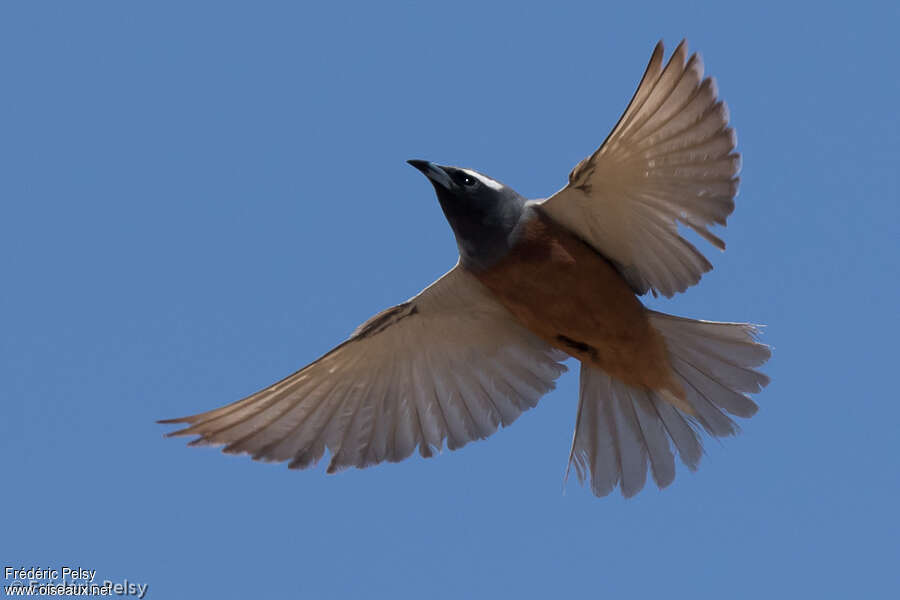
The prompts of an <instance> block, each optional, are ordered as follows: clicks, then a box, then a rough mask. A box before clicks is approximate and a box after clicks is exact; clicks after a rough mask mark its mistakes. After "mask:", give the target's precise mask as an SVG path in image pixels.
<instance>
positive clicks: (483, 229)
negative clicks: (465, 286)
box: [407, 160, 526, 268]
mask: <svg viewBox="0 0 900 600" xmlns="http://www.w3.org/2000/svg"><path fill="white" fill-rule="evenodd" d="M407 162H408V163H409V164H411V165H412V166H414V167H415V168H416V169H418V170H419V171H421V172H422V173H423V174H424V175H425V176H426V177H427V178H428V180H429V181H431V184H432V185H433V186H434V190H435V192H436V193H437V197H438V201H439V202H440V203H441V208H442V209H443V211H444V215H445V216H446V217H447V221H449V222H450V226H451V227H452V228H453V233H454V234H455V235H456V245H457V246H458V247H459V255H460V258H461V260H462V262H463V264H464V265H466V266H468V267H470V268H486V267H489V266H491V265H492V264H494V263H495V262H496V261H498V260H500V259H501V258H503V257H504V256H505V255H506V252H507V251H508V249H509V247H510V245H511V243H512V240H511V236H512V234H513V232H514V230H515V228H516V226H517V225H518V224H519V222H520V220H521V218H522V215H523V211H524V207H525V202H526V200H525V198H523V197H522V196H520V195H519V194H518V193H517V192H516V191H515V190H513V189H512V188H510V187H508V186H505V185H503V184H502V183H500V182H499V181H497V180H495V179H492V178H490V177H488V176H487V175H483V174H481V173H479V172H478V171H473V170H472V169H462V168H459V167H446V166H443V165H436V164H434V163H431V162H428V161H425V160H409V161H407Z"/></svg>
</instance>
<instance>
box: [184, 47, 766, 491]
mask: <svg viewBox="0 0 900 600" xmlns="http://www.w3.org/2000/svg"><path fill="white" fill-rule="evenodd" d="M662 53H663V51H662V45H661V44H659V45H657V47H656V49H655V50H654V52H653V56H652V57H651V59H650V63H649V65H648V66H647V70H646V72H645V74H644V77H643V79H642V80H641V83H640V85H639V86H638V89H637V91H636V92H635V95H634V97H633V98H632V101H631V103H630V104H629V106H628V108H627V109H626V111H625V113H624V114H623V116H622V118H621V119H620V120H619V122H618V124H617V125H616V127H615V128H614V129H613V131H612V133H610V135H609V137H607V139H606V141H605V142H604V143H603V145H602V146H601V147H600V148H599V149H598V150H597V151H596V152H595V153H594V154H593V155H591V156H590V157H588V158H587V159H585V160H584V161H582V162H581V163H579V164H578V165H577V166H576V167H575V169H573V171H572V173H571V174H570V175H569V182H568V184H567V185H566V186H565V187H564V188H563V189H561V190H560V191H558V192H557V193H556V194H554V195H552V196H551V197H550V198H548V199H546V200H541V201H527V200H526V199H525V198H523V197H522V196H521V195H519V194H518V193H516V192H515V191H514V190H513V189H512V188H510V187H508V186H506V185H504V184H502V183H500V182H498V181H496V180H494V179H492V178H490V177H487V176H486V175H484V174H482V173H478V172H477V171H473V170H471V169H462V168H458V167H448V166H441V165H436V164H434V163H430V162H426V161H421V160H414V161H409V162H410V164H412V165H413V166H414V167H416V168H417V169H419V170H420V171H421V172H422V173H423V174H425V175H426V176H427V177H428V179H429V180H430V181H431V183H432V185H433V186H434V189H435V192H436V194H437V197H438V201H439V202H440V205H441V208H442V210H443V212H444V215H445V216H446V218H447V220H448V222H449V223H450V226H451V228H452V229H453V232H454V235H455V237H456V242H457V247H458V249H459V256H460V258H459V263H458V264H457V265H456V266H455V267H454V268H452V269H451V270H450V271H449V272H448V273H447V274H446V275H444V276H443V277H441V278H440V279H439V280H437V281H436V282H434V283H433V284H432V285H430V286H428V287H427V288H425V289H424V290H423V291H422V292H421V293H420V294H418V295H416V296H415V297H413V298H411V299H410V300H408V301H407V302H404V303H402V304H399V305H397V306H395V307H393V308H390V309H387V310H385V311H382V312H381V313H379V314H377V315H375V316H374V317H373V318H371V319H369V321H367V322H366V323H364V324H363V325H361V326H360V327H358V328H357V329H356V330H355V331H354V332H353V334H352V335H351V336H350V338H349V339H348V340H347V341H345V342H344V343H342V344H341V345H339V346H337V347H336V348H334V349H333V350H332V351H330V352H328V353H327V354H325V355H324V356H322V357H321V358H320V359H319V360H317V361H314V362H313V363H311V364H309V365H307V366H306V367H303V368H302V369H300V370H299V371H297V372H296V373H294V374H293V375H290V376H288V377H287V378H285V379H283V380H282V381H279V382H278V383H275V384H273V385H271V386H269V387H267V388H265V389H263V390H261V391H259V392H257V393H255V394H253V395H251V396H248V397H247V398H244V399H242V400H239V401H238V402H235V403H233V404H230V405H227V406H223V407H221V408H218V409H215V410H211V411H208V412H205V413H200V414H196V415H192V416H189V417H183V418H180V419H173V420H171V421H167V422H176V423H187V424H188V427H186V428H185V429H182V430H179V431H176V432H174V433H173V434H170V435H189V434H195V435H198V436H199V438H197V440H195V442H194V443H199V444H224V445H225V451H226V452H232V453H247V454H250V455H251V456H253V457H254V458H257V459H261V460H271V461H289V466H290V467H292V468H306V467H309V466H311V465H313V464H315V463H316V462H317V461H318V460H319V459H320V458H321V457H322V456H323V455H324V454H325V451H326V450H329V451H330V453H331V462H330V464H329V467H328V471H329V472H333V471H336V470H339V469H342V468H346V467H350V466H355V467H367V466H370V465H373V464H376V463H379V462H382V461H399V460H402V459H404V458H406V457H408V456H409V455H410V454H412V452H413V451H414V450H415V449H416V448H418V450H419V453H420V454H421V455H422V456H426V457H428V456H432V455H433V454H434V452H435V450H440V448H441V447H442V446H443V445H444V443H446V445H447V447H448V448H450V449H451V450H452V449H455V448H458V447H461V446H463V445H465V444H466V443H468V442H470V441H472V440H476V439H481V438H485V437H487V436H489V435H491V434H492V433H493V432H494V431H496V430H497V428H498V427H499V426H500V425H503V426H508V425H510V424H511V423H512V422H513V421H515V419H516V418H518V416H519V415H520V414H521V413H522V412H524V411H525V410H528V409H529V408H532V407H534V406H535V405H536V404H537V402H538V399H539V398H540V397H541V396H542V395H544V394H545V393H547V392H548V391H549V390H551V389H553V387H554V382H555V380H556V378H557V377H559V376H560V375H561V374H562V373H563V372H564V371H565V370H566V368H565V366H564V365H562V364H561V361H563V360H565V358H567V357H574V358H576V359H577V360H579V361H580V362H581V375H580V377H581V385H580V389H579V402H578V412H577V417H576V424H575V436H574V439H573V442H572V448H571V452H570V458H569V465H570V466H574V467H575V470H576V472H577V475H578V478H579V480H581V481H584V480H586V479H590V485H591V489H592V491H593V492H594V493H595V494H597V495H605V494H608V493H609V492H610V491H611V490H612V489H614V488H615V487H616V486H617V485H618V486H620V487H621V490H622V493H623V494H624V495H625V496H631V495H633V494H635V493H637V492H638V491H639V490H640V489H641V488H642V487H643V486H644V482H645V480H646V474H647V472H648V467H649V471H650V473H651V474H652V476H653V478H654V480H655V481H656V483H657V484H658V485H659V487H660V488H662V487H665V486H667V485H669V484H670V483H671V482H672V480H673V479H674V477H675V462H674V460H675V459H674V456H675V453H676V452H677V454H678V455H679V456H680V458H681V460H682V462H683V463H684V464H685V465H686V466H687V467H688V468H690V469H692V470H693V469H695V468H696V467H697V465H698V463H699V461H700V457H701V454H702V446H701V442H700V437H699V435H698V431H699V430H701V429H702V430H703V431H705V432H706V433H708V434H709V435H712V436H715V437H722V436H727V435H731V434H733V433H735V432H736V431H737V426H736V424H735V423H734V421H732V419H731V417H730V416H729V415H734V416H738V417H749V416H752V415H753V414H754V413H755V412H756V408H757V407H756V404H755V403H754V402H753V401H752V400H750V398H749V397H748V394H752V393H756V392H759V391H760V390H761V389H762V387H763V386H765V385H766V383H767V382H768V378H767V377H766V376H765V375H763V374H761V373H759V372H757V371H755V370H754V367H757V366H759V365H761V364H763V363H764V362H765V361H766V360H767V359H768V357H769V349H768V348H767V347H766V346H764V345H762V344H760V343H759V342H757V341H756V334H757V330H756V328H755V327H754V326H752V325H749V324H746V323H718V322H711V321H698V320H693V319H684V318H680V317H674V316H671V315H665V314H662V313H659V312H655V311H652V310H649V309H647V308H646V307H645V306H644V305H643V304H642V303H641V301H640V299H639V298H638V296H639V295H642V294H644V293H647V292H653V293H654V295H655V294H656V293H661V294H663V295H664V296H672V295H673V294H675V293H678V292H683V291H685V290H686V289H687V288H688V287H689V286H691V285H694V284H696V283H697V282H698V281H699V280H700V277H701V276H702V274H703V273H704V272H706V271H708V270H710V269H711V268H712V265H711V264H710V263H709V261H707V260H706V258H705V257H704V256H703V255H702V254H701V253H700V252H699V251H698V250H697V249H696V248H695V247H694V246H693V245H692V244H691V243H690V242H688V241H687V240H685V239H684V238H683V237H681V235H680V233H679V231H678V224H679V223H680V224H682V225H684V226H687V227H689V228H691V229H692V230H694V231H695V232H696V233H698V234H699V235H700V236H702V237H703V238H705V239H706V240H707V241H709V242H711V243H712V244H714V245H715V246H717V247H718V248H720V249H724V243H723V242H722V240H720V239H719V238H718V237H716V236H715V235H713V234H712V233H711V232H710V231H709V230H708V227H709V226H710V225H714V224H719V225H724V224H725V220H726V218H727V216H728V215H729V214H730V213H731V212H732V210H733V209H734V196H735V194H736V193H737V186H738V179H737V172H738V169H739V155H738V154H737V153H735V152H733V150H734V147H735V143H736V140H735V136H734V132H733V130H732V129H731V128H730V127H729V126H728V113H727V110H726V109H725V105H724V104H723V103H722V102H721V101H719V100H718V99H717V93H718V92H717V89H716V86H715V82H714V81H713V80H712V79H710V78H705V79H704V78H703V65H702V63H701V61H700V59H699V57H698V56H697V55H693V56H691V57H690V58H689V59H688V58H687V50H686V46H685V44H684V43H683V42H682V44H681V45H679V46H678V48H677V49H676V50H675V52H674V54H673V56H672V58H671V59H670V61H669V63H668V64H667V65H666V66H665V67H663V65H662Z"/></svg>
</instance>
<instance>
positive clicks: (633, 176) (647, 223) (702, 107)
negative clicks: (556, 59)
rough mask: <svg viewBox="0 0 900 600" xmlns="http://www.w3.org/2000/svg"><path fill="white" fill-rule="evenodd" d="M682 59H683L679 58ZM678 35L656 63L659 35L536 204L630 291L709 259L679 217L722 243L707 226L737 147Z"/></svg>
mask: <svg viewBox="0 0 900 600" xmlns="http://www.w3.org/2000/svg"><path fill="white" fill-rule="evenodd" d="M685 61H686V62H685ZM717 96H718V90H717V89H716V83H715V81H714V80H713V79H711V78H709V77H707V78H704V77H703V61H702V60H700V56H699V55H697V54H694V55H692V56H691V57H690V58H689V59H687V45H686V44H685V42H682V43H681V44H679V45H678V47H677V48H676V49H675V52H674V53H673V54H672V57H671V58H670V59H669V62H668V64H667V65H666V66H665V68H663V47H662V42H660V43H659V44H657V45H656V48H655V49H654V51H653V56H652V57H651V58H650V64H648V65H647V70H646V72H645V73H644V77H643V79H641V83H640V85H638V89H637V91H636V92H635V93H634V97H633V98H632V99H631V103H629V105H628V108H627V109H625V113H624V114H623V115H622V117H621V119H619V122H618V124H616V126H615V128H614V129H613V131H612V133H610V134H609V136H608V137H607V138H606V141H604V142H603V144H602V145H601V146H600V148H599V149H598V150H597V151H596V152H594V154H592V155H591V156H589V157H588V158H586V159H584V160H583V161H581V162H580V163H578V165H577V166H576V167H575V168H574V169H573V170H572V172H571V173H570V174H569V183H568V185H566V186H565V187H564V188H563V189H561V190H560V191H558V192H557V193H556V194H554V195H553V196H551V197H550V198H548V199H547V200H545V201H544V202H543V203H542V204H541V208H542V209H543V210H544V211H545V212H546V213H547V214H548V215H549V216H550V217H551V218H553V219H554V220H555V221H557V222H558V223H561V224H562V225H565V226H566V227H567V228H569V229H570V230H571V231H573V232H575V233H576V234H577V235H578V236H579V237H580V238H581V239H583V240H584V241H586V242H587V243H588V244H590V245H591V246H592V247H593V248H594V249H595V250H597V251H598V252H600V253H601V254H603V255H604V256H605V257H606V258H608V259H610V260H611V261H613V262H614V263H615V265H616V266H617V267H618V268H619V272H620V273H622V275H623V277H625V279H626V280H627V281H628V283H629V284H630V285H631V287H632V289H633V290H634V291H635V292H636V293H638V294H644V293H646V292H647V291H652V292H653V293H654V295H655V294H656V292H657V291H658V292H659V293H661V294H663V295H664V296H672V295H674V294H675V293H676V292H683V291H684V290H685V289H687V288H688V287H690V286H692V285H694V284H695V283H697V282H698V281H700V277H701V276H702V275H703V273H705V272H707V271H709V270H710V269H712V265H711V264H710V263H709V261H708V260H706V257H705V256H703V254H701V253H700V252H699V251H698V250H697V248H695V247H694V245H693V244H691V243H690V242H689V241H687V240H686V239H684V238H683V237H681V235H679V233H678V225H677V224H678V223H679V222H681V223H683V224H684V225H686V226H687V227H690V228H691V229H693V230H694V231H695V232H697V233H698V234H699V235H700V236H701V237H703V238H704V239H706V240H707V241H708V242H710V243H711V244H713V245H714V246H716V247H717V248H719V249H721V250H724V249H725V243H724V242H723V241H722V240H721V239H719V238H718V237H716V236H715V235H713V234H712V233H711V232H710V231H709V230H708V229H707V227H709V226H710V225H713V224H718V225H725V220H726V218H727V217H728V215H730V214H731V212H732V211H733V210H734V197H735V195H736V194H737V189H738V178H737V173H738V170H739V169H740V155H739V154H737V153H736V152H734V147H735V144H736V138H735V134H734V130H733V129H731V128H730V127H729V126H728V109H727V108H726V107H725V104H724V102H722V101H721V100H719V99H718V97H717Z"/></svg>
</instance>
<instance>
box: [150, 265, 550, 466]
mask: <svg viewBox="0 0 900 600" xmlns="http://www.w3.org/2000/svg"><path fill="white" fill-rule="evenodd" d="M561 358H562V357H561V356H560V354H559V353H558V351H556V350H554V349H553V348H551V347H550V346H549V345H548V344H546V343H545V342H543V341H542V340H540V339H539V338H537V337H536V336H535V335H534V334H532V333H531V332H529V331H528V330H526V329H525V328H524V327H522V326H521V325H520V324H519V323H518V322H517V321H516V320H515V318H514V317H513V316H512V315H511V314H510V313H509V312H508V311H507V310H506V309H505V308H504V307H503V306H502V305H500V304H499V303H498V302H497V301H496V300H494V299H493V297H492V296H490V294H489V292H487V290H485V289H484V287H483V286H482V284H481V283H479V282H478V281H477V279H475V277H474V276H472V275H471V274H469V273H468V272H466V271H464V270H463V269H462V268H461V267H459V266H458V265H457V267H454V268H453V269H452V270H451V271H450V272H448V273H447V274H446V275H444V277H442V278H441V279H439V280H438V281H437V282H435V283H434V284H432V285H431V286H429V287H428V288H426V289H425V290H424V291H423V292H422V293H421V294H419V295H418V296H416V297H414V298H412V299H411V300H409V301H408V302H405V303H403V304H400V305H398V306H395V307H393V308H390V309H388V310H386V311H383V312H381V313H379V314H377V315H375V316H374V317H372V318H371V319H369V320H368V321H366V322H365V323H364V324H363V325H361V326H360V327H359V328H357V330H356V331H355V332H354V333H353V335H352V336H351V337H350V339H348V340H347V341H346V342H344V343H343V344H341V345H339V346H338V347H336V348H335V349H334V350H332V351H331V352H329V353H327V354H326V355H324V356H323V357H322V358H320V359H319V360H317V361H315V362H313V363H311V364H310V365H308V366H306V367H304V368H302V369H300V370H299V371H297V372H296V373H294V374H293V375H291V376H289V377H287V378H285V379H283V380H281V381H279V382H278V383H275V384H273V385H271V386H269V387H268V388H266V389H264V390H261V391H260V392H257V393H256V394H253V395H251V396H248V397H247V398H245V399H243V400H240V401H238V402H236V403H232V404H230V405H227V406H224V407H221V408H218V409H215V410H211V411H208V412H205V413H200V414H197V415H193V416H190V417H183V418H180V419H173V420H171V421H164V422H167V423H183V424H186V425H187V427H185V428H183V429H180V430H178V431H174V432H172V433H170V434H169V435H197V436H199V437H198V438H197V439H196V440H194V441H193V442H192V443H194V444H218V445H224V446H225V448H224V450H225V451H226V452H230V453H246V454H250V455H251V456H252V457H253V458H254V459H258V460H266V461H289V465H288V466H289V467H291V468H301V469H302V468H307V467H309V466H312V465H313V464H316V463H317V462H318V461H319V460H320V459H321V458H322V456H323V455H324V454H325V452H326V451H328V452H330V454H331V460H330V463H329V466H328V472H335V471H338V470H340V469H344V468H347V467H351V466H355V467H360V468H361V467H366V466H369V465H372V464H376V463H379V462H383V461H392V462H396V461H400V460H403V459H404V458H406V457H408V456H409V455H411V454H412V453H413V451H414V450H415V449H416V448H417V447H418V449H419V453H420V454H422V456H425V457H428V456H431V455H432V454H433V453H434V452H435V451H438V452H439V451H440V450H441V448H442V446H443V445H444V443H445V442H446V445H447V447H448V448H450V449H455V448H459V447H462V446H464V445H465V444H467V443H469V442H471V441H472V440H476V439H482V438H485V437H487V436H489V435H491V434H492V433H494V432H495V431H496V430H497V428H498V427H499V426H500V425H501V424H502V425H504V426H505V425H509V424H511V423H512V422H513V421H515V419H516V418H517V417H518V416H519V415H520V414H521V413H522V412H524V411H525V410H527V409H528V408H531V407H533V406H535V405H536V404H537V401H538V400H539V398H540V397H541V396H542V395H543V394H545V393H546V392H548V391H549V390H551V389H553V387H554V385H555V384H554V381H555V379H556V378H557V377H559V375H560V374H561V373H563V372H564V371H565V367H564V366H563V365H561V364H560V363H559V360H561Z"/></svg>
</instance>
